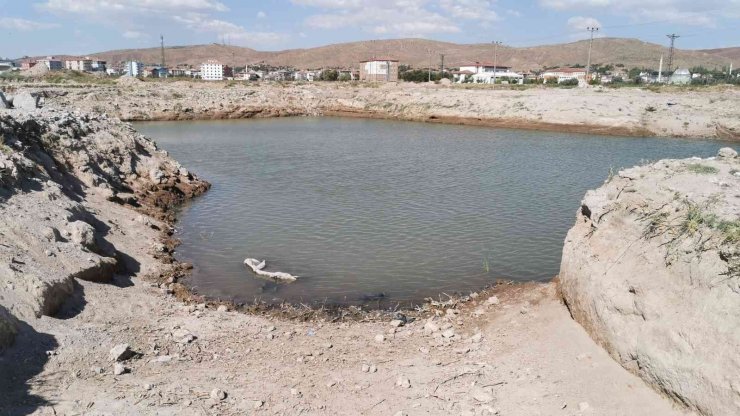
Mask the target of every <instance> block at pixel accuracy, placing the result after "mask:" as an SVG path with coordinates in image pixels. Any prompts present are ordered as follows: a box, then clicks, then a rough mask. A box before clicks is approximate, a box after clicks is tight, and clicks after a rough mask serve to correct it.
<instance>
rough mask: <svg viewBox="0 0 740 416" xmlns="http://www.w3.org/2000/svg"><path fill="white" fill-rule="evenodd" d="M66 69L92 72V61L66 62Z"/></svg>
mask: <svg viewBox="0 0 740 416" xmlns="http://www.w3.org/2000/svg"><path fill="white" fill-rule="evenodd" d="M64 67H65V68H66V69H68V70H70V71H81V72H92V59H90V58H87V57H86V58H73V59H68V60H66V61H64Z"/></svg>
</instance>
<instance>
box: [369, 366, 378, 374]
mask: <svg viewBox="0 0 740 416" xmlns="http://www.w3.org/2000/svg"><path fill="white" fill-rule="evenodd" d="M370 372H371V373H377V372H378V367H376V366H374V365H371V366H370Z"/></svg>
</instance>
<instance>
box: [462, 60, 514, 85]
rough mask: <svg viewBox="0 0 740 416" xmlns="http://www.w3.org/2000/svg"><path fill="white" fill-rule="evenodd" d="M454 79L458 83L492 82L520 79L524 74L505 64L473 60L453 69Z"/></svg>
mask: <svg viewBox="0 0 740 416" xmlns="http://www.w3.org/2000/svg"><path fill="white" fill-rule="evenodd" d="M451 73H452V80H453V81H454V82H457V83H463V82H466V81H467V82H470V81H472V82H476V83H484V84H491V83H493V80H494V79H496V80H498V79H500V78H508V79H510V80H517V81H518V80H520V79H522V78H523V76H522V74H519V73H516V72H512V71H511V67H508V66H504V65H498V64H496V65H494V64H492V63H489V62H472V63H468V64H464V65H461V66H460V70H459V71H452V72H451Z"/></svg>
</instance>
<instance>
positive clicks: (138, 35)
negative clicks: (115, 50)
mask: <svg viewBox="0 0 740 416" xmlns="http://www.w3.org/2000/svg"><path fill="white" fill-rule="evenodd" d="M121 36H123V37H124V38H126V39H142V38H147V37H149V35H147V34H146V33H143V32H138V31H136V30H127V31H125V32H123V33H122V34H121Z"/></svg>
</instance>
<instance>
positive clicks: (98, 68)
mask: <svg viewBox="0 0 740 416" xmlns="http://www.w3.org/2000/svg"><path fill="white" fill-rule="evenodd" d="M91 66H92V71H93V72H107V69H108V62H106V61H100V60H97V59H93V60H92V65H91Z"/></svg>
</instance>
